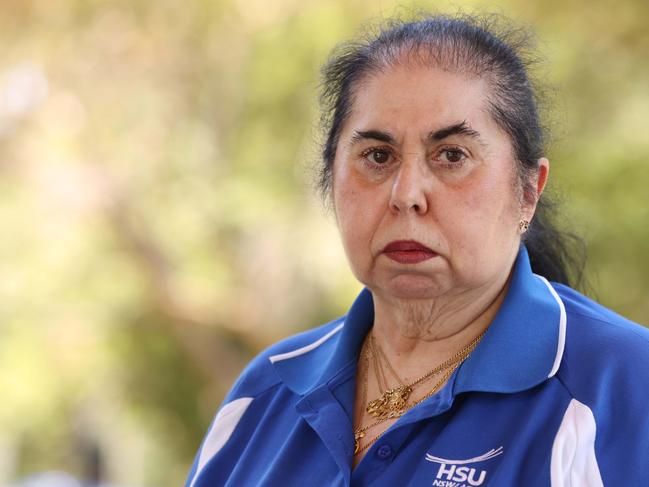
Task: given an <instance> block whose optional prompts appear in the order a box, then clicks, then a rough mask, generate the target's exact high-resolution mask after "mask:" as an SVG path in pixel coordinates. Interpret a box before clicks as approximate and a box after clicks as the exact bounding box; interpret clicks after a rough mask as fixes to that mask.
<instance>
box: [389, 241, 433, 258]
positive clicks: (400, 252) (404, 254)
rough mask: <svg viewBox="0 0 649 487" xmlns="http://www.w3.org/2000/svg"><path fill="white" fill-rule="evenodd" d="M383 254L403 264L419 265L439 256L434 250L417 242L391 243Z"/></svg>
mask: <svg viewBox="0 0 649 487" xmlns="http://www.w3.org/2000/svg"><path fill="white" fill-rule="evenodd" d="M383 254H384V255H385V256H386V257H388V258H389V259H392V260H394V261H396V262H399V263H401V264H417V263H419V262H423V261H425V260H428V259H432V258H433V257H435V256H437V254H436V253H435V252H433V250H432V249H430V248H428V247H426V246H425V245H423V244H421V243H419V242H417V241H415V240H398V241H395V242H390V243H389V244H388V245H386V247H385V248H384V249H383Z"/></svg>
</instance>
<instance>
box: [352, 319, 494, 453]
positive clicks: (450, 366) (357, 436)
mask: <svg viewBox="0 0 649 487" xmlns="http://www.w3.org/2000/svg"><path fill="white" fill-rule="evenodd" d="M485 333H486V330H485V331H484V332H482V333H481V334H480V335H478V336H477V337H476V338H474V339H473V340H472V341H471V342H470V343H469V344H468V345H467V346H465V347H464V348H463V349H462V350H460V351H459V352H458V353H456V354H455V355H453V357H451V358H450V359H448V360H446V361H445V362H443V363H442V364H440V365H438V366H437V367H435V368H434V369H432V370H430V371H429V372H427V373H426V374H424V375H422V376H421V377H419V378H418V379H417V380H415V381H414V382H412V383H411V384H409V385H404V384H403V383H402V382H401V380H400V379H399V383H400V384H401V386H399V387H397V388H394V389H388V390H386V391H384V392H383V394H382V395H381V398H379V399H378V400H377V399H375V400H373V401H370V402H369V403H368V405H367V407H366V411H367V412H368V413H369V414H370V415H372V416H374V417H378V418H379V419H377V420H376V421H375V422H373V423H370V424H369V425H366V426H362V425H361V426H359V427H358V428H356V429H355V430H354V455H356V454H358V453H360V452H362V451H364V450H366V449H367V448H369V447H370V446H371V445H373V444H374V442H375V441H376V440H378V439H379V438H380V437H381V435H382V434H383V433H380V434H378V435H376V436H375V437H374V438H372V439H371V440H370V441H369V442H368V443H366V444H365V445H363V446H362V447H361V446H360V440H361V439H362V438H364V437H365V436H366V432H367V431H368V430H370V429H372V428H374V427H375V426H378V425H379V424H381V423H383V422H385V421H388V420H390V419H394V418H399V417H401V416H403V415H404V414H405V413H406V412H407V411H409V410H410V409H412V408H414V407H415V406H417V405H418V404H420V403H421V402H423V401H425V400H426V399H428V398H429V397H431V396H432V395H433V394H435V393H436V392H437V391H438V389H439V388H440V387H441V386H442V385H443V384H444V383H445V382H446V381H447V380H448V379H449V378H450V377H451V375H453V372H455V370H456V369H457V368H458V367H459V366H460V365H461V364H462V362H464V360H466V359H467V357H468V356H469V355H470V354H471V352H473V350H474V349H475V347H476V346H477V345H478V343H480V340H482V337H483V336H484V334H485ZM371 339H372V337H370V344H371V345H375V344H373V343H371ZM367 343H368V340H366V341H365V342H364V343H363V347H362V349H361V358H364V359H365V361H366V365H367V366H366V368H365V380H364V381H362V386H361V387H362V394H361V396H362V398H361V404H363V403H365V401H366V400H367V383H368V382H369V358H370V356H369V353H368V351H367V350H366V345H367ZM376 348H378V347H376ZM374 350H375V349H374ZM375 353H376V352H375ZM386 362H387V360H386ZM387 363H388V366H389V368H390V369H391V373H393V374H394V375H395V376H397V375H396V373H395V372H394V369H393V368H392V366H391V365H390V364H389V362H387ZM442 371H444V372H445V373H444V374H443V375H442V377H441V378H440V379H439V380H438V381H437V382H436V383H435V385H434V386H433V387H432V389H430V390H429V391H428V392H427V393H426V394H424V395H423V396H422V397H421V398H419V399H417V400H416V401H413V402H412V403H408V402H407V399H408V397H409V396H410V393H411V392H412V387H413V386H415V385H417V384H420V383H422V382H424V381H425V380H426V379H429V378H431V377H432V376H433V375H435V374H438V373H439V372H442ZM383 378H385V375H384V374H383ZM397 378H398V376H397ZM378 380H379V379H378V377H377V381H378ZM402 388H407V389H410V390H409V391H408V393H407V396H406V398H405V400H404V402H403V405H402V406H401V402H400V400H401V398H402V393H399V392H397V391H398V390H399V389H402ZM395 395H396V396H397V400H396V401H395V400H393V399H391V398H392V397H394V396H395ZM384 397H386V399H384ZM379 400H382V402H381V404H382V405H383V407H382V408H380V409H376V408H370V405H372V403H374V402H375V401H379ZM391 400H392V402H390V401H391ZM390 405H392V406H394V405H399V406H401V407H398V408H397V407H392V408H391V407H390ZM370 409H372V411H380V413H381V414H372V413H371V412H370ZM385 411H387V412H385ZM361 421H362V412H361V417H360V419H359V421H358V423H359V424H360V422H361Z"/></svg>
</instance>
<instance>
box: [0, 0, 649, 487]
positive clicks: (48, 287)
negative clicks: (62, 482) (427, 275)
mask: <svg viewBox="0 0 649 487" xmlns="http://www.w3.org/2000/svg"><path fill="white" fill-rule="evenodd" d="M396 5H397V3H396V2H391V1H377V0H373V1H370V0H353V1H350V0H332V1H327V0H322V1H305V0H301V1H300V0H217V1H207V0H192V1H188V0H156V1H148V2H147V1H138V0H128V1H127V0H124V1H99V0H94V1H90V0H88V1H82V0H67V1H54V0H52V1H35V0H33V1H26V0H2V2H1V3H0V39H1V42H0V191H1V193H0V194H1V195H2V198H1V203H0V221H1V222H2V238H1V239H0V271H1V279H0V391H1V394H2V400H1V401H0V484H4V485H7V484H11V483H13V482H17V481H18V479H21V478H24V477H26V476H27V475H29V474H33V473H35V472H41V471H46V470H61V471H67V472H69V473H71V474H74V475H75V476H77V477H79V478H83V479H86V480H91V479H95V480H96V479H99V480H101V481H103V482H107V483H112V484H119V485H128V486H161V487H165V486H177V485H181V484H182V483H183V481H184V479H185V476H186V473H187V470H188V468H189V465H190V462H191V460H192V458H193V455H194V453H195V451H196V449H197V447H198V445H199V442H200V440H201V438H202V436H203V434H204V432H205V430H206V429H207V427H208V425H209V422H210V419H211V417H212V415H213V414H214V412H215V410H216V408H217V407H218V405H219V402H220V400H221V398H222V397H223V394H224V393H225V391H226V390H227V389H228V387H229V385H230V384H231V382H232V380H233V378H234V377H236V375H237V374H238V372H239V371H240V370H241V368H242V367H243V365H244V364H245V363H246V362H247V360H248V359H249V358H250V357H251V356H252V354H254V353H256V352H258V351H259V350H260V349H261V348H263V347H265V346H266V345H268V344H269V343H270V342H272V341H274V340H277V339H279V338H280V337H283V336H286V335H288V334H291V333H294V332H297V331H299V330H302V329H304V328H307V327H310V326H314V325H316V324H319V323H321V322H324V321H328V320H330V319H332V318H333V317H335V316H338V315H340V314H342V313H343V312H344V311H345V310H346V308H347V306H348V305H349V304H350V303H351V301H352V299H353V297H354V296H355V293H356V291H357V290H358V289H359V286H358V285H357V284H356V283H355V282H354V281H353V279H352V277H351V275H350V273H349V271H348V269H347V264H346V262H345V259H344V256H343V253H342V250H341V248H340V245H339V243H338V238H337V235H336V230H335V227H334V225H333V222H332V219H331V217H329V216H327V214H326V211H324V210H323V208H322V205H321V203H320V201H319V200H318V197H317V195H316V193H315V191H314V190H313V184H312V181H313V179H314V177H313V174H314V173H313V167H314V166H315V164H316V163H317V159H318V140H319V133H318V128H317V103H316V101H317V83H318V70H319V67H320V65H321V64H322V63H323V62H324V60H325V59H326V56H327V54H328V52H329V51H330V50H331V49H332V47H333V46H334V45H335V44H336V43H337V42H339V41H341V40H343V39H345V38H348V37H350V36H351V35H353V34H354V33H355V32H356V31H357V30H358V28H359V26H360V25H361V24H362V23H364V22H366V21H367V20H371V19H377V18H380V17H383V16H389V15H391V14H393V13H394V12H395V11H403V9H401V10H400V9H398V8H396V7H395V6H396ZM401 5H402V6H404V5H405V6H406V7H407V8H412V7H431V6H433V7H434V8H436V9H437V10H440V11H455V10H457V8H458V7H462V8H463V9H465V10H467V11H473V10H474V9H475V8H477V9H478V10H484V9H487V10H489V11H496V12H501V13H505V14H506V15H508V16H509V17H511V18H512V19H514V20H515V21H518V22H521V23H523V24H527V25H530V26H532V27H533V28H534V30H535V31H536V32H537V34H538V37H539V38H540V40H541V43H540V50H541V52H542V53H543V54H544V56H545V57H546V58H547V62H546V64H545V65H544V66H543V67H542V68H541V69H540V71H539V72H538V75H539V77H540V78H541V79H542V81H544V82H548V83H550V84H551V85H552V86H553V87H554V88H553V98H554V105H553V106H554V109H553V111H552V116H551V118H550V123H551V125H552V127H553V129H554V135H555V139H554V142H553V144H552V147H551V148H550V154H549V155H550V158H551V160H552V162H553V173H552V177H553V180H552V183H551V185H552V186H553V188H554V189H555V190H556V191H557V192H559V193H560V194H561V195H562V198H563V200H564V209H565V212H566V218H565V222H566V225H567V226H569V227H570V228H573V229H574V230H576V231H578V232H580V233H581V234H582V235H583V236H584V237H585V238H586V240H587V242H588V243H589V263H588V268H587V269H588V276H589V277H590V280H591V283H592V288H593V292H592V293H591V294H594V295H595V296H596V297H597V298H598V299H599V300H600V301H601V302H602V303H604V304H605V305H607V306H609V307H611V308H613V309H614V310H616V311H618V312H620V313H622V314H624V315H626V316H628V317H630V318H632V319H634V320H636V321H639V322H642V323H645V324H646V323H649V255H648V252H647V250H648V248H647V243H646V242H647V241H648V239H649V225H647V222H648V220H649V218H648V217H649V205H648V203H649V192H648V191H647V188H648V187H649V171H647V170H646V166H647V161H648V160H649V137H648V134H647V131H648V128H649V122H648V121H647V120H648V119H649V87H648V81H649V62H648V61H647V60H648V59H649V58H648V57H647V56H648V55H649V30H648V29H647V27H646V26H647V22H649V2H646V0H627V1H625V2H618V1H613V0H610V1H609V0H604V1H599V2H593V1H592V0H572V1H571V0H562V1H558V0H536V1H529V0H527V1H526V0H510V1H502V2H499V3H483V2H454V3H444V2H435V3H431V2H419V3H408V4H405V3H403V2H402V3H401Z"/></svg>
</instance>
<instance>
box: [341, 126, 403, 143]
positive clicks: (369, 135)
mask: <svg viewBox="0 0 649 487" xmlns="http://www.w3.org/2000/svg"><path fill="white" fill-rule="evenodd" d="M365 139H372V140H379V141H381V142H385V143H386V144H393V145H394V144H396V140H395V138H394V137H393V136H392V135H391V134H389V133H388V132H383V131H381V130H357V131H356V132H354V135H353V136H352V139H351V143H352V144H355V143H357V142H360V141H362V140H365Z"/></svg>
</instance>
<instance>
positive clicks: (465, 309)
mask: <svg viewBox="0 0 649 487" xmlns="http://www.w3.org/2000/svg"><path fill="white" fill-rule="evenodd" d="M508 284H509V276H505V277H504V279H503V282H501V283H496V284H495V285H493V286H492V288H490V289H483V288H480V289H476V290H474V291H472V292H466V293H462V294H461V295H457V296H452V297H440V298H439V299H435V300H430V301H429V300H416V301H403V300H393V299H384V298H382V297H381V296H377V295H374V312H375V317H374V330H373V334H374V338H375V340H376V343H377V345H378V346H379V347H380V348H381V349H382V350H383V353H384V354H385V355H386V357H387V359H388V360H389V361H390V362H391V363H392V364H393V366H394V368H395V369H396V370H397V371H398V372H399V375H400V376H401V378H402V379H403V380H406V381H407V380H408V379H412V378H414V377H416V376H418V375H421V373H422V371H425V370H427V369H430V368H432V367H434V366H435V365H437V364H439V363H441V362H443V361H445V360H447V359H448V358H450V357H452V356H453V355H454V354H455V353H457V351H458V350H460V349H462V348H463V347H465V346H466V345H467V344H468V343H470V342H471V341H472V340H473V339H474V338H476V337H477V336H479V335H480V334H481V333H483V332H484V331H485V330H486V329H487V328H488V327H489V325H490V323H491V321H492V320H493V318H494V317H495V315H496V312H497V311H498V308H499V307H500V305H501V304H502V302H503V300H504V298H505V295H506V294H507V288H508Z"/></svg>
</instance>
